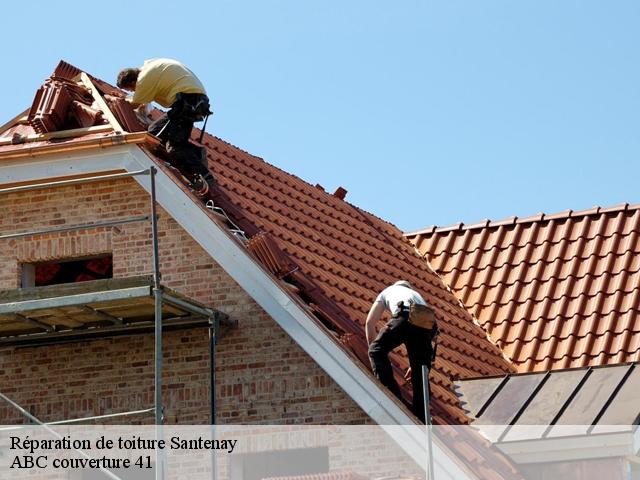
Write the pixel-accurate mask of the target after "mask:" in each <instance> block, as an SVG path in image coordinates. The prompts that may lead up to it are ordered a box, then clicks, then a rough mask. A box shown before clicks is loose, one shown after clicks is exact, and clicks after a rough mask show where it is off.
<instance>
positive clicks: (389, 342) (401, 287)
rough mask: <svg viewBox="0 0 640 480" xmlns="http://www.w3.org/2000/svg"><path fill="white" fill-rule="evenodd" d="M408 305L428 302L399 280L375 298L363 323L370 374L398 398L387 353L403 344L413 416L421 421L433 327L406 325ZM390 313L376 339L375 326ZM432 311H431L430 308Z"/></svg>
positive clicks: (408, 284) (429, 364)
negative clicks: (405, 351) (424, 379)
mask: <svg viewBox="0 0 640 480" xmlns="http://www.w3.org/2000/svg"><path fill="white" fill-rule="evenodd" d="M411 304H418V305H425V306H427V307H428V304H427V302H425V300H424V299H423V298H422V296H421V295H420V294H419V293H418V292H416V291H415V290H413V288H412V287H411V284H410V283H409V282H407V281H406V280H400V281H398V282H396V283H394V284H393V285H391V286H390V287H387V288H385V289H384V290H383V291H382V292H381V293H380V294H379V295H378V297H377V298H376V299H375V301H374V302H373V305H372V306H371V309H370V310H369V315H368V316H367V321H366V324H365V329H366V335H367V343H368V344H369V359H370V360H371V367H372V368H373V373H374V374H375V375H376V377H378V379H379V380H380V382H382V384H383V385H384V386H386V387H387V388H389V390H391V391H392V392H393V393H394V394H395V395H396V396H397V397H398V398H401V396H400V387H399V386H398V383H397V382H396V380H395V378H394V376H393V370H392V368H391V362H390V361H389V357H388V354H389V352H390V351H391V350H393V349H394V348H396V347H398V346H400V345H402V344H404V345H405V346H406V348H407V355H408V356H409V365H410V366H411V384H412V386H413V405H412V411H413V413H414V415H415V416H416V417H418V418H420V419H421V420H422V421H423V422H424V395H423V393H422V365H427V366H428V367H429V368H431V354H432V346H431V340H432V338H433V335H434V333H435V328H431V329H427V328H421V327H418V326H416V325H414V324H413V323H411V322H409V311H410V307H411ZM386 310H387V311H390V312H391V315H392V317H391V319H390V320H389V322H387V324H386V325H385V326H384V327H383V328H382V330H380V332H379V333H378V335H377V336H376V337H375V340H374V339H373V338H374V336H375V325H376V323H377V322H378V320H380V318H382V314H383V313H384V312H385V311H386ZM431 311H433V310H432V309H431Z"/></svg>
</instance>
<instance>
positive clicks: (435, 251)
mask: <svg viewBox="0 0 640 480" xmlns="http://www.w3.org/2000/svg"><path fill="white" fill-rule="evenodd" d="M638 233H640V205H633V206H629V205H622V206H617V207H611V208H607V209H601V208H593V209H590V210H585V211H582V212H572V211H571V210H569V211H566V212H563V213H561V214H555V215H544V214H538V215H536V216H534V217H529V218H525V219H515V220H509V221H507V222H489V223H486V222H485V223H483V224H481V225H471V226H467V227H465V226H462V227H461V226H460V225H455V226H453V227H445V228H433V227H432V228H430V229H427V230H425V231H421V232H416V233H414V234H408V236H409V238H411V239H412V240H413V241H414V243H415V244H416V246H417V248H418V250H419V251H420V252H421V253H423V254H424V255H425V257H426V258H427V259H428V260H429V262H430V263H431V265H432V266H433V268H435V269H436V271H437V272H438V273H440V274H441V275H442V276H443V278H444V279H445V281H446V282H447V283H448V284H449V285H450V286H451V288H452V289H453V291H454V292H455V293H456V295H457V296H458V297H459V298H460V299H461V301H462V302H463V303H464V304H465V305H466V306H467V308H468V309H469V311H470V312H471V313H472V314H474V315H475V316H476V317H477V318H478V320H479V321H480V323H481V324H482V325H483V326H484V327H485V328H486V329H487V331H489V332H490V334H491V337H492V338H493V339H494V340H495V341H496V342H497V343H498V345H499V346H500V347H501V348H502V349H503V351H504V352H505V354H506V355H507V356H508V357H509V358H511V359H512V360H513V362H514V363H515V364H517V365H518V369H519V370H520V371H540V370H549V369H559V368H570V367H581V366H585V365H602V364H614V363H621V362H630V361H638V360H640V314H639V313H640V238H639V236H638Z"/></svg>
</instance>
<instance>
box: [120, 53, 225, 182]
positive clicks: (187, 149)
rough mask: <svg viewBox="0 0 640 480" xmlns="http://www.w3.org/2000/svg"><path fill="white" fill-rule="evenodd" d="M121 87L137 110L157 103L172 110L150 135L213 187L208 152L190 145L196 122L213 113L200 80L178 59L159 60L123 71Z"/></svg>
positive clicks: (181, 163) (177, 160) (173, 156)
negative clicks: (157, 138)
mask: <svg viewBox="0 0 640 480" xmlns="http://www.w3.org/2000/svg"><path fill="white" fill-rule="evenodd" d="M117 85H118V87H120V88H122V89H124V90H128V91H130V92H133V96H132V97H130V98H129V99H128V100H129V101H130V102H131V104H132V105H133V106H134V107H138V106H140V105H144V104H148V103H151V102H156V103H158V104H159V105H161V106H163V107H165V108H169V111H167V112H166V113H165V114H164V115H162V116H161V117H160V118H159V119H158V120H156V121H155V122H153V123H152V124H151V125H149V128H148V131H149V133H151V134H153V135H155V136H157V137H159V138H160V139H161V140H162V143H163V144H164V146H165V148H166V149H167V152H168V153H169V158H170V159H171V160H172V161H175V162H176V163H178V164H180V166H182V167H184V168H185V169H186V170H187V171H188V172H190V173H192V174H194V175H196V174H199V175H201V176H202V178H203V180H204V181H205V182H206V184H207V185H208V186H209V187H210V188H211V187H213V176H212V175H211V172H209V168H208V166H207V158H206V151H205V150H204V149H203V148H201V147H198V146H196V145H194V144H192V143H190V142H189V138H190V137H191V130H192V129H193V124H194V122H197V121H201V120H203V119H204V118H205V117H207V116H209V115H210V114H211V111H210V105H209V97H207V93H206V91H205V89H204V86H203V85H202V83H201V82H200V80H198V77H196V76H195V74H194V73H193V72H192V71H191V70H189V69H188V68H187V67H186V66H184V65H183V64H182V63H180V62H178V61H177V60H172V59H170V58H156V59H153V60H146V61H145V62H144V65H142V67H140V68H125V69H124V70H121V71H120V73H119V74H118V80H117ZM194 183H195V182H194Z"/></svg>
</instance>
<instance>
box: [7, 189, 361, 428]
mask: <svg viewBox="0 0 640 480" xmlns="http://www.w3.org/2000/svg"><path fill="white" fill-rule="evenodd" d="M0 211H1V212H3V213H2V217H1V218H0V232H2V233H9V232H16V231H24V230H34V229H39V228H46V227H50V226H54V225H65V224H79V223H85V222H86V223H90V222H94V221H100V220H107V219H114V218H124V217H129V216H138V215H144V214H147V213H148V211H149V203H148V195H147V194H146V192H144V190H143V189H142V188H140V187H139V186H138V185H137V183H135V181H133V180H131V179H126V180H117V181H111V182H100V183H93V184H86V185H76V186H70V187H65V188H56V189H49V190H42V191H35V192H23V193H16V194H12V195H4V196H2V197H0ZM159 215H160V219H159V239H160V258H161V269H162V277H163V283H164V284H165V285H167V286H168V287H169V288H172V289H174V290H177V291H178V292H181V293H183V294H186V295H188V296H190V297H191V298H193V299H195V300H198V301H199V302H201V303H204V304H206V305H209V306H211V307H213V308H216V309H218V310H221V311H224V312H226V313H228V314H229V315H230V316H231V317H232V318H234V319H237V320H238V321H239V328H237V329H235V330H233V331H231V332H229V334H228V335H226V336H225V337H224V338H223V339H222V340H221V342H220V344H219V345H218V354H217V359H216V361H217V368H216V375H217V391H218V398H217V405H218V417H219V420H220V422H223V423H282V422H287V423H370V420H369V419H368V417H367V416H366V415H365V413H364V412H362V410H361V409H360V408H359V407H358V406H357V405H356V404H355V403H354V402H353V401H352V400H351V399H350V398H349V397H348V396H347V395H346V394H345V393H344V392H343V391H342V390H341V389H340V388H339V387H338V386H337V385H336V384H335V382H333V380H331V378H330V377H329V376H328V375H327V374H326V373H325V372H324V371H323V370H322V369H321V368H320V367H318V366H317V365H316V363H315V362H314V361H313V360H312V359H311V358H310V357H309V356H308V355H307V354H306V353H304V352H303V351H302V349H301V348H300V347H298V346H297V345H296V344H295V342H294V341H293V340H292V339H291V338H290V337H288V335H287V334H286V333H285V332H284V331H283V330H282V329H281V328H280V327H279V326H278V325H277V324H276V322H275V321H274V320H273V319H271V318H270V317H269V316H268V315H267V314H266V313H265V312H264V311H263V310H262V309H261V308H260V307H259V306H258V305H257V304H256V303H255V302H254V301H253V300H252V299H251V298H250V297H249V296H248V295H247V294H246V293H245V292H244V291H242V290H241V289H240V288H239V287H238V285H237V284H236V283H235V282H234V281H233V280H232V279H231V278H230V277H229V275H228V274H227V273H226V272H225V271H224V270H222V268H220V267H219V266H218V265H217V264H216V263H215V262H214V261H213V259H212V258H211V257H209V256H208V255H207V254H206V253H205V252H204V251H203V250H202V249H201V248H200V247H199V246H198V245H197V243H196V242H195V241H193V239H191V238H190V237H189V236H188V235H187V234H186V232H184V230H182V228H181V227H180V226H179V225H178V224H177V223H176V222H175V221H174V220H173V219H171V218H170V217H169V216H168V215H167V214H166V213H165V212H164V211H162V210H160V212H159ZM102 253H112V254H113V262H114V265H113V274H114V277H127V276H133V275H141V274H148V273H151V270H152V256H151V229H150V226H149V225H148V224H147V223H144V224H129V225H121V226H118V227H113V228H99V229H93V230H88V231H81V232H71V233H59V234H47V235H40V236H37V237H28V238H24V239H13V240H0V289H14V288H17V287H18V286H19V284H20V280H19V279H20V265H21V263H24V262H36V261H46V260H54V259H60V258H73V257H82V256H87V255H95V254H102ZM164 348H165V359H164V369H165V370H164V377H165V378H164V399H165V404H166V408H167V410H166V415H167V419H168V421H169V422H170V423H208V409H209V407H208V405H209V389H208V378H209V368H208V333H207V330H206V329H195V328H194V329H189V330H182V331H174V332H168V333H167V334H166V335H165V338H164ZM0 391H1V392H4V393H6V394H7V395H8V396H9V397H11V398H13V399H15V400H16V401H17V402H18V403H20V404H22V405H23V406H25V407H27V408H28V409H29V410H30V411H32V412H33V413H34V414H35V415H36V416H38V417H40V418H42V419H43V420H46V421H55V420H60V419H62V418H70V417H82V416H89V415H98V414H105V413H113V412H120V411H124V410H135V409H142V408H146V407H149V406H151V405H152V401H153V336H152V335H130V336H120V337H113V338H108V339H101V340H94V341H85V342H75V343H72V344H61V345H55V346H41V347H28V348H16V347H11V348H8V347H5V348H2V349H0ZM17 421H19V416H17V415H16V414H15V413H14V412H13V411H11V410H10V409H8V408H7V407H6V406H4V405H2V406H0V424H2V423H12V422H17ZM132 421H142V420H141V419H136V420H134V419H132ZM148 421H149V419H146V420H145V422H147V423H148Z"/></svg>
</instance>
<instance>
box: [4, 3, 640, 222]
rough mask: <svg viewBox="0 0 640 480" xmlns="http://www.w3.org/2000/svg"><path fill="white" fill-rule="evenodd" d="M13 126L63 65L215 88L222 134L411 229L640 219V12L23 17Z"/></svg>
mask: <svg viewBox="0 0 640 480" xmlns="http://www.w3.org/2000/svg"><path fill="white" fill-rule="evenodd" d="M3 10H4V15H3V17H4V18H3V20H4V21H3V28H2V30H1V31H0V38H1V39H2V44H3V45H4V48H3V60H4V68H3V72H4V75H3V76H2V88H1V89H0V91H1V92H2V93H1V95H2V97H1V100H0V120H1V121H0V123H2V122H4V121H5V120H8V119H9V118H11V117H13V116H14V115H16V114H17V113H19V112H20V111H22V110H23V109H24V108H26V107H28V106H29V105H30V104H31V101H32V98H33V94H34V93H35V90H36V89H37V87H38V86H39V85H40V83H41V82H42V81H43V80H44V78H46V77H47V76H48V75H49V74H50V73H51V71H52V70H53V68H54V66H55V65H56V64H57V62H58V60H60V59H65V60H67V61H69V62H71V63H73V64H75V65H77V66H78V67H80V68H83V69H85V70H87V71H89V72H90V73H92V74H94V75H96V76H98V77H101V78H103V79H105V80H108V81H112V82H113V81H114V78H115V76H116V74H117V72H118V70H119V69H120V68H121V67H125V66H137V65H139V64H141V63H142V62H143V60H145V59H146V58H150V57H158V56H168V57H174V58H177V59H180V60H182V61H183V62H184V63H186V64H187V65H188V66H189V67H191V69H192V70H194V71H195V72H196V73H197V74H198V75H199V77H200V78H201V79H202V80H203V82H204V84H205V85H206V87H207V90H208V92H209V95H210V97H211V99H212V104H213V107H214V111H215V115H214V117H212V118H211V119H210V120H209V125H208V128H207V129H208V131H210V132H211V133H213V134H215V135H218V136H220V137H222V138H224V139H225V140H227V141H229V142H231V143H234V144H236V145H238V146H239V147H241V148H243V149H245V150H247V151H249V152H251V153H253V154H255V155H258V156H260V157H262V158H264V159H265V160H267V161H268V162H270V163H272V164H274V165H276V166H278V167H280V168H282V169H284V170H287V171H289V172H291V173H294V174H296V175H298V176H300V177H301V178H303V179H305V180H307V181H308V182H310V183H312V184H315V183H320V184H321V185H323V186H324V187H325V189H326V190H328V191H331V192H332V191H333V190H334V189H335V188H336V187H338V186H343V187H344V188H346V189H347V190H348V191H349V193H348V195H347V200H349V201H351V202H352V203H355V204H356V205H358V206H360V207H362V208H364V209H366V210H368V211H371V212H373V213H375V214H377V215H379V216H381V217H383V218H385V219H386V220H389V221H391V222H392V223H395V224H396V225H398V226H399V227H400V228H402V229H404V230H416V229H419V228H422V227H426V226H430V225H434V224H435V225H447V224H451V223H454V222H458V221H464V222H466V223H473V222H475V221H478V220H481V219H484V218H492V219H500V218H504V217H507V216H510V215H519V216H526V215H530V214H534V213H537V212H540V211H544V212H547V213H553V212H557V211H561V210H565V209H567V208H571V209H574V210H579V209H584V208H589V207H591V206H593V205H601V206H608V205H613V204H617V203H622V202H629V203H637V202H640V193H639V192H640V189H639V188H638V187H637V182H638V178H640V119H639V115H640V48H639V47H640V29H639V28H638V25H640V2H638V1H637V0H611V1H608V2H603V1H601V0H562V1H558V0H517V1H513V0H438V1H434V0H428V1H419V0H406V1H403V2H382V1H375V0H373V1H372V0H369V1H360V0H350V1H348V2H345V1H334V0H324V1H304V2H301V1H295V0H279V1H277V0H260V1H251V2H249V1H237V0H236V1H219V0H213V1H210V2H201V3H200V2H188V1H183V2H163V1H156V2H147V1H135V2H134V1H130V2H122V1H111V2H86V1H83V2H79V1H78V2H76V1H73V2H49V1H47V2H45V1H34V2H27V3H25V2H22V3H20V2H11V3H8V4H7V5H5V6H4V7H3Z"/></svg>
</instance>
